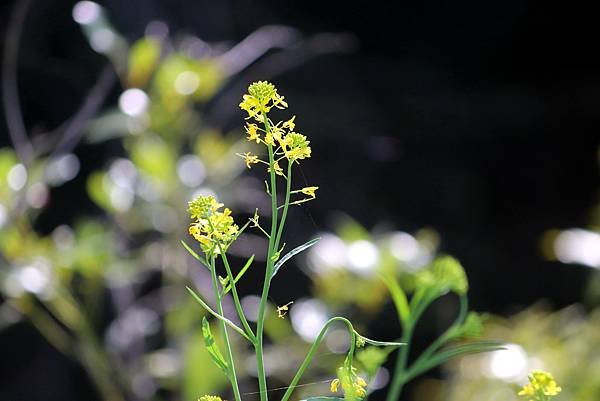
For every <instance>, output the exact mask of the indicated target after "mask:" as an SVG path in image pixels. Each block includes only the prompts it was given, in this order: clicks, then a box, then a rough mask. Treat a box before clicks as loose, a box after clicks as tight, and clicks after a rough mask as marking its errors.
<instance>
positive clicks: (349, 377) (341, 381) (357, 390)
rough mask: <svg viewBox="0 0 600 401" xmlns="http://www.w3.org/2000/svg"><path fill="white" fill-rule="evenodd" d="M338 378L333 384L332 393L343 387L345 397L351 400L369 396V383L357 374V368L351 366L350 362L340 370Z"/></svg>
mask: <svg viewBox="0 0 600 401" xmlns="http://www.w3.org/2000/svg"><path fill="white" fill-rule="evenodd" d="M337 376H338V378H337V379H334V380H333V381H332V382H331V387H330V390H331V392H332V393H335V392H337V391H338V389H339V387H340V386H341V387H342V392H343V393H344V396H345V397H347V398H349V399H356V398H364V397H365V396H366V395H367V391H366V390H365V388H366V387H367V382H366V381H365V380H364V379H363V378H362V377H360V376H358V375H357V374H356V368H355V367H354V366H351V365H349V363H348V360H346V362H345V363H344V365H343V366H341V367H340V368H338V370H337Z"/></svg>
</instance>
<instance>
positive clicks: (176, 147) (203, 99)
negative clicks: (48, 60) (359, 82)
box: [0, 1, 349, 400]
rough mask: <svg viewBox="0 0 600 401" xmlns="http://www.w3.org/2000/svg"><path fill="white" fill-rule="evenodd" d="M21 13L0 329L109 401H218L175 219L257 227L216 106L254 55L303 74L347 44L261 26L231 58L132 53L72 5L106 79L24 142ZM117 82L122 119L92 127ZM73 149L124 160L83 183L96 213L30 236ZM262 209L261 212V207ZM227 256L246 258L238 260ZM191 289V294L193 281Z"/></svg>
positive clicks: (175, 48) (143, 47)
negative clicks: (104, 148) (215, 218)
mask: <svg viewBox="0 0 600 401" xmlns="http://www.w3.org/2000/svg"><path fill="white" fill-rule="evenodd" d="M28 3H29V2H20V3H19V4H20V5H19V6H18V7H16V8H15V14H18V16H16V17H15V18H12V19H11V23H10V26H9V28H8V34H7V38H8V39H7V40H8V42H9V43H10V44H11V45H10V46H7V47H6V53H10V54H8V57H7V58H6V60H7V62H6V63H4V64H3V67H4V68H5V71H3V76H2V77H3V80H5V82H3V86H6V88H8V89H7V90H6V91H4V92H3V93H4V94H11V95H12V96H13V97H14V99H8V98H7V99H3V100H4V102H3V105H4V106H5V110H6V115H7V120H8V123H9V124H8V125H9V132H10V134H11V139H12V140H13V144H14V149H8V148H6V149H1V150H0V264H1V265H2V269H0V282H1V285H0V291H1V292H2V300H3V303H2V306H1V307H0V322H1V323H0V327H8V326H9V325H11V324H13V323H15V322H17V321H19V320H21V319H26V320H28V321H29V322H31V323H32V324H33V325H34V326H35V327H36V329H37V330H38V331H39V332H40V333H41V334H42V335H43V336H44V337H45V338H46V339H47V340H48V341H49V342H50V343H51V344H52V345H53V346H55V347H56V349H57V350H59V351H61V352H63V353H64V354H65V355H68V356H70V357H72V358H73V359H75V360H77V361H78V362H79V363H80V364H81V365H82V366H83V367H84V368H85V369H86V371H87V372H88V374H89V376H90V379H91V381H92V383H94V385H95V386H96V387H97V390H98V392H99V394H100V396H101V397H102V398H103V399H105V400H124V399H129V398H134V399H152V398H155V397H157V394H158V393H164V392H174V393H178V392H180V391H181V392H182V393H183V397H184V398H187V399H189V398H195V397H197V394H199V393H203V392H212V391H219V390H220V389H221V388H222V387H223V386H224V385H226V380H224V379H223V378H222V377H221V375H219V374H218V373H215V372H214V371H213V370H211V369H208V368H207V365H208V364H207V362H208V360H209V359H210V356H209V354H208V353H207V352H206V350H205V349H204V348H203V347H201V346H200V344H199V343H198V342H197V341H196V340H197V338H200V337H201V332H202V328H201V327H200V319H201V318H202V316H201V315H200V316H199V314H198V313H197V309H196V308H195V304H194V302H193V300H189V299H187V298H185V297H183V298H182V297H181V296H180V291H179V290H177V289H179V288H180V286H179V285H177V284H178V283H181V282H182V278H183V277H185V276H186V275H187V274H188V273H189V271H188V269H187V267H188V266H187V265H188V264H189V263H188V261H187V260H185V259H183V258H182V257H181V254H180V252H179V241H178V240H177V238H178V237H179V238H180V237H181V234H183V231H182V230H181V227H183V226H185V215H184V213H180V208H181V205H182V204H185V203H186V202H187V201H188V200H189V199H191V198H193V197H194V196H195V195H196V194H198V193H216V192H218V193H221V195H222V197H223V198H225V199H227V200H228V202H229V203H230V204H234V205H237V206H239V208H240V209H242V210H244V208H246V209H247V210H248V211H249V212H252V211H254V204H253V205H252V209H250V208H249V206H248V207H246V204H247V203H248V202H247V200H249V199H255V198H256V196H257V194H258V193H260V189H261V187H262V183H261V182H260V181H258V182H255V181H252V180H251V179H243V180H240V181H239V182H238V183H237V184H236V185H235V190H234V191H229V192H228V191H227V189H228V188H232V187H233V186H231V185H229V184H230V183H231V182H233V181H234V180H238V176H239V174H240V173H241V172H242V171H243V166H238V165H237V164H236V163H233V162H232V161H233V158H235V156H233V154H234V153H235V152H244V151H246V150H247V147H248V145H247V144H246V143H245V141H243V140H238V139H237V138H234V139H232V137H231V136H227V135H225V134H224V133H223V132H222V129H220V128H219V127H221V126H223V125H224V124H225V123H226V121H227V118H229V113H230V110H231V109H230V108H223V107H222V106H220V105H219V101H220V102H221V103H223V99H226V98H227V93H226V90H225V89H226V88H227V86H226V84H228V83H231V82H232V81H235V78H236V75H237V74H239V73H240V72H242V71H244V70H245V69H246V67H248V66H250V65H252V64H253V63H254V62H255V61H257V60H260V61H261V62H264V63H269V62H271V61H270V58H269V57H270V56H266V57H264V58H263V57H262V56H263V55H265V53H267V52H268V51H269V50H271V49H273V48H283V49H286V50H284V51H292V52H294V51H300V52H302V54H303V56H302V57H299V58H296V61H299V62H300V63H301V62H302V61H303V60H305V59H306V58H307V57H312V56H315V55H318V54H320V53H323V52H336V51H343V50H344V49H345V48H347V47H346V45H347V44H348V43H349V42H347V41H346V44H344V38H340V37H338V36H337V35H332V36H329V37H328V39H331V38H337V39H342V40H341V41H335V40H334V41H333V42H328V43H334V42H335V43H337V45H328V46H322V45H323V39H324V38H323V37H320V36H319V35H316V36H314V37H311V38H308V39H304V38H302V37H301V36H300V35H299V34H298V32H296V31H295V30H294V29H292V28H289V27H284V26H269V27H263V28H260V29H258V30H257V31H256V32H254V33H252V34H251V35H250V36H249V37H248V38H246V39H245V40H243V41H242V42H240V43H238V44H235V45H234V46H233V47H227V46H224V45H223V44H218V45H213V44H211V43H207V42H204V41H202V40H201V39H199V38H197V37H195V36H191V35H187V36H183V35H170V34H169V32H168V29H167V27H166V25H165V24H163V23H162V22H152V23H150V24H149V25H148V28H147V32H146V35H145V36H144V37H142V38H141V39H139V40H137V41H135V42H133V43H128V42H127V41H126V40H125V39H124V38H123V37H122V36H121V35H120V34H119V33H118V32H117V31H116V30H115V28H114V27H113V26H112V25H111V24H110V21H109V18H108V16H107V13H106V12H105V10H104V9H103V8H102V7H101V6H100V5H99V4H97V3H95V2H93V1H81V2H78V3H77V4H76V5H75V7H74V8H73V19H74V20H75V22H77V23H78V24H79V25H80V27H81V28H82V31H83V33H84V34H85V35H86V37H87V38H88V40H89V43H90V46H91V47H92V48H93V49H94V50H95V51H96V52H98V53H99V54H101V55H104V56H105V57H106V58H107V59H108V62H107V65H106V66H105V68H104V69H103V70H102V72H101V74H100V75H99V78H98V81H97V82H96V84H95V85H94V86H93V87H92V88H91V89H90V91H89V93H88V94H87V95H86V98H85V99H84V101H83V102H82V105H81V107H80V108H79V109H78V111H77V112H76V113H75V114H74V115H73V116H72V117H71V118H70V119H69V120H68V121H66V122H65V124H62V125H61V126H60V127H58V128H57V129H55V130H53V131H51V132H48V133H44V134H43V135H38V136H35V137H29V138H28V135H27V134H28V133H27V132H25V124H24V122H23V121H19V119H22V117H21V116H20V112H19V110H18V104H19V102H18V96H17V93H16V91H17V87H16V82H17V79H16V71H17V59H16V58H17V53H16V51H17V47H16V46H12V44H16V43H18V42H19V40H18V35H19V32H20V30H22V29H23V26H19V25H18V21H22V20H23V19H24V15H25V13H26V12H27V4H28ZM292 45H293V46H294V49H292V50H290V49H289V47H290V46H292ZM317 49H318V50H317ZM7 66H8V67H7ZM293 66H295V65H292V66H283V67H281V66H278V71H283V70H285V69H286V68H290V67H293ZM11 74H12V75H11ZM5 78H6V79H5ZM6 82H8V83H9V84H8V85H4V84H5V83H6ZM117 83H120V85H121V87H122V88H123V91H122V93H121V95H120V96H119V102H118V108H107V109H105V110H104V111H102V112H99V109H100V108H101V107H102V105H103V103H104V101H105V100H106V98H107V96H108V95H109V93H110V92H111V91H112V89H113V87H114V86H115V84H117ZM232 86H235V84H232ZM209 105H210V107H207V106H209ZM224 110H225V113H224V115H223V111H224ZM82 141H83V142H86V143H87V144H88V145H92V146H99V145H100V144H102V143H107V142H109V143H111V144H112V146H113V149H115V151H114V154H118V155H119V157H114V156H112V154H111V156H110V157H111V159H109V160H104V162H105V164H104V166H102V167H101V168H100V169H98V170H96V171H94V172H92V173H91V174H90V175H88V176H87V177H86V179H87V186H86V189H87V194H88V196H89V198H90V199H91V200H92V201H93V202H94V203H95V204H96V205H98V206H99V207H100V208H101V210H102V211H103V212H104V213H103V214H102V215H101V216H99V215H98V213H94V214H93V215H91V216H84V217H81V216H80V215H79V214H77V215H76V216H75V217H76V219H75V221H74V222H72V223H68V224H60V225H58V227H56V228H54V229H53V231H52V232H51V233H50V234H40V233H39V232H38V230H36V225H37V224H38V217H39V216H40V215H41V214H43V213H44V212H45V211H46V207H47V206H51V207H52V206H55V205H56V204H54V205H52V204H51V203H52V202H50V200H51V197H52V196H53V193H54V191H55V190H57V191H60V189H59V187H60V186H62V185H63V184H64V183H66V182H69V181H71V180H73V179H75V178H76V177H77V176H78V174H79V171H80V167H82V166H81V165H80V164H81V163H84V162H87V161H86V160H80V159H79V158H78V157H77V156H76V155H75V154H74V153H72V152H73V151H74V149H75V148H76V147H77V145H78V144H79V143H81V142H82ZM83 167H89V166H83ZM95 168H97V167H95ZM81 170H88V169H87V168H81ZM190 172H191V173H190ZM258 196H259V202H260V200H262V199H263V198H266V197H261V196H262V195H258ZM71 207H75V206H72V205H68V206H65V209H67V208H71ZM77 212H78V213H79V211H77ZM236 252H237V253H238V254H240V255H245V254H246V253H247V252H246V251H245V250H244V247H243V246H242V247H238V248H237V249H236ZM191 274H192V277H193V279H194V280H195V282H202V279H203V278H204V277H203V276H202V272H200V273H198V272H195V271H194V272H193V273H191ZM156 277H159V280H156ZM156 281H160V282H159V283H156ZM173 289H175V290H173ZM178 294H179V295H178ZM216 337H217V338H216V340H217V341H220V338H218V336H216ZM197 377H203V378H204V380H197V379H196V378H197Z"/></svg>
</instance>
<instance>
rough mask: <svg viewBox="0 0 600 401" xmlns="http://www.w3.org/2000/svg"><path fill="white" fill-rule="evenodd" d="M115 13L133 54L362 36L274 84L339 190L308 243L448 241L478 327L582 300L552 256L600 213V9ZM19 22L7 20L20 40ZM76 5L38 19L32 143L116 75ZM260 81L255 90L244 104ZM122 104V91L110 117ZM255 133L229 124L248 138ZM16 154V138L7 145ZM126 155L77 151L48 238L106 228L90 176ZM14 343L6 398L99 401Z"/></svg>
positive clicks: (29, 50) (329, 195) (50, 8)
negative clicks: (480, 314)
mask: <svg viewBox="0 0 600 401" xmlns="http://www.w3.org/2000/svg"><path fill="white" fill-rule="evenodd" d="M100 3H101V4H103V5H104V6H105V7H106V8H107V11H108V13H109V16H110V18H111V21H112V23H113V24H114V25H115V27H116V28H117V30H118V31H120V32H121V33H122V34H123V35H125V36H126V38H127V39H129V40H135V39H137V38H139V37H141V36H142V35H143V32H144V28H145V27H146V25H147V23H148V22H149V21H151V20H155V19H160V20H163V21H165V22H166V23H167V24H168V25H169V27H170V29H171V32H189V33H194V34H197V35H198V36H199V37H200V38H202V39H204V40H206V41H225V42H230V43H235V42H237V41H239V40H241V39H243V38H244V37H245V36H247V35H248V34H249V33H251V32H252V31H253V30H255V29H256V28H258V27H260V26H262V25H265V24H285V25H290V26H293V27H296V28H298V29H299V30H300V31H301V32H302V33H303V34H306V35H310V34H314V33H318V32H337V33H339V32H348V33H350V34H352V35H353V36H354V38H355V40H356V43H357V47H356V49H355V51H354V52H352V53H349V54H336V55H324V56H320V57H317V58H314V59H312V60H310V61H308V62H306V63H304V64H302V65H300V66H298V67H297V68H294V69H291V70H289V71H287V72H285V73H284V74H283V75H280V76H277V77H276V78H274V80H275V82H276V83H277V85H278V87H279V89H280V92H281V93H283V94H285V95H286V98H287V99H289V100H290V102H291V103H293V106H294V111H295V113H296V114H298V115H300V116H302V130H303V131H304V132H306V133H308V135H309V136H310V137H311V140H312V145H314V146H313V151H314V157H313V159H312V160H311V162H310V163H305V164H304V165H303V172H304V174H305V176H306V177H308V178H309V181H310V182H311V183H316V185H319V187H320V188H321V189H320V197H319V201H318V202H314V203H311V205H310V207H309V208H305V209H304V211H303V212H298V216H299V218H301V219H302V217H303V216H304V220H305V223H306V224H307V225H308V228H307V230H316V229H317V228H318V229H331V228H332V227H331V225H330V220H329V216H330V215H331V212H332V211H343V212H345V213H348V214H349V215H351V216H353V217H354V218H356V219H357V220H358V221H359V222H360V223H361V224H363V225H365V226H366V227H367V228H373V227H374V226H375V225H377V224H380V223H384V224H386V225H388V226H391V227H395V228H398V229H402V230H405V231H409V232H410V231H413V230H416V229H419V228H422V227H425V226H430V227H433V228H435V229H436V230H437V231H438V232H439V233H440V235H441V238H442V251H444V252H447V253H450V254H452V255H454V256H456V257H457V258H458V259H459V260H461V262H462V263H463V265H464V266H465V268H466V270H467V274H468V275H469V279H470V282H471V291H470V299H471V302H472V306H473V308H474V309H475V310H479V311H489V312H494V313H500V314H508V313H511V312H514V311H516V310H519V308H522V307H523V306H525V305H528V304H531V303H532V302H534V301H535V300H538V299H540V298H543V299H548V300H549V301H550V303H551V305H552V306H553V307H556V308H558V307H561V306H565V305H569V304H571V303H574V302H577V301H579V300H580V299H581V291H582V289H583V287H584V285H585V281H586V277H587V275H588V270H585V269H584V268H581V267H576V266H567V265H562V264H559V263H553V262H547V261H544V260H543V258H542V257H541V255H540V251H539V241H540V236H541V234H542V233H543V232H544V231H545V230H547V229H550V228H569V227H574V226H584V225H585V224H586V221H587V219H588V213H589V211H590V208H591V207H593V206H594V205H595V203H596V201H597V200H598V184H599V175H598V168H597V152H598V144H599V140H598V138H599V136H598V133H597V130H596V127H597V125H598V122H599V121H598V120H599V116H600V113H598V111H597V108H598V96H597V94H598V90H599V89H600V70H599V65H598V62H597V61H596V60H595V59H596V57H595V53H596V52H597V48H598V45H597V38H598V37H600V35H599V32H598V24H597V21H596V20H595V19H596V16H597V14H595V13H593V12H592V10H591V8H587V7H584V6H581V5H578V4H576V3H562V4H557V5H550V4H543V5H539V4H535V3H533V2H526V1H501V2H500V1H497V2H481V1H464V2H394V6H393V7H392V5H391V4H392V2H378V3H377V2H366V3H362V4H358V5H354V4H351V3H350V2H333V1H332V2H328V1H295V2H291V1H290V2H287V1H270V2H255V1H238V2H233V1H196V0H194V1H183V0H177V1H167V0H163V1H157V0H128V1H122V0H121V1H117V0H114V1H105V2H100ZM13 4H14V2H5V3H3V4H2V5H1V6H0V16H1V21H2V24H1V26H2V27H6V21H7V19H8V16H9V13H10V10H11V7H12V5H13ZM73 4H74V2H71V1H63V0H53V1H50V0H35V1H34V2H33V5H32V7H31V8H30V11H29V13H28V16H27V21H26V28H25V30H24V37H23V39H22V43H21V48H20V55H19V58H20V64H19V86H20V94H21V97H22V99H21V104H22V107H23V110H24V116H25V121H26V123H27V125H28V129H29V130H30V131H31V132H41V131H43V130H45V129H51V128H53V127H55V126H57V125H58V124H60V123H61V122H62V121H63V120H64V119H65V118H67V117H68V116H69V115H71V114H72V113H73V112H74V110H75V109H76V108H77V107H78V105H79V104H80V102H81V98H82V97H83V96H84V94H85V92H86V90H88V89H89V87H90V86H91V85H92V84H93V82H94V81H95V79H96V77H97V75H98V74H99V72H100V70H101V68H102V66H103V65H104V64H105V60H104V58H103V57H102V56H100V55H98V54H96V53H94V52H93V51H92V50H91V49H90V48H89V46H88V44H87V41H86V40H85V38H84V37H83V35H82V34H81V32H80V29H79V27H78V26H77V25H76V24H75V23H74V22H73V20H72V18H71V10H72V6H73ZM249 80H250V78H249V77H248V76H246V75H244V73H242V74H241V75H240V76H238V77H237V78H236V80H235V81H234V82H233V83H231V87H232V88H233V87H236V85H240V87H242V86H241V85H246V84H247V82H248V81H249ZM118 94H119V90H118V88H115V91H114V93H113V94H112V96H111V98H110V99H109V102H110V103H113V104H114V103H115V101H116V99H117V97H118ZM209 107H210V105H209ZM240 116H241V114H240V115H237V114H236V115H235V116H233V117H232V118H231V119H225V120H222V119H221V120H219V119H218V118H216V119H215V121H214V123H215V125H220V126H222V127H223V128H227V129H230V128H233V127H236V126H238V125H239V121H240ZM9 144H10V143H9V139H8V135H7V133H6V127H5V124H2V125H1V126H0V145H2V146H5V145H9ZM113 151H114V149H112V148H111V147H109V146H104V147H103V146H97V147H90V146H81V147H79V148H78V149H76V153H77V154H78V155H79V156H80V159H81V160H82V177H80V179H77V180H76V181H75V184H73V185H68V186H66V188H63V189H60V191H62V192H60V193H57V194H53V196H54V195H56V196H58V197H59V199H64V200H65V201H67V200H68V203H66V202H65V203H62V206H56V207H54V208H53V209H52V210H51V212H49V213H51V216H52V217H48V218H46V219H45V220H44V219H42V224H40V227H39V229H40V230H41V231H49V230H51V229H52V228H54V226H55V225H57V224H59V223H60V222H64V221H72V220H74V219H76V218H77V217H78V216H80V215H84V214H89V213H97V212H98V211H97V210H96V208H95V207H94V206H93V204H92V202H91V201H90V200H89V199H88V198H87V196H86V195H85V187H84V182H85V174H86V173H87V172H89V171H91V170H93V169H95V168H98V167H100V166H102V163H103V160H104V159H105V157H107V155H110V154H111V152H113ZM309 217H310V218H309ZM310 225H314V226H316V227H312V226H310ZM0 338H2V342H3V343H4V344H27V347H26V349H23V347H18V348H17V347H15V348H11V349H12V351H11V350H10V349H7V347H4V346H3V347H2V352H3V354H2V358H1V359H2V362H1V363H0V364H1V370H0V372H2V382H4V383H6V382H7V381H10V382H11V384H10V385H11V386H15V387H16V388H19V387H20V386H28V385H31V386H35V385H36V383H39V384H40V385H43V386H45V388H46V391H48V392H49V393H52V392H54V391H59V388H60V394H61V397H63V398H62V399H64V400H66V399H77V396H76V395H75V394H76V393H75V392H74V391H75V390H72V388H76V387H82V386H83V387H85V385H86V384H85V380H86V379H85V375H84V374H83V373H76V372H78V371H77V370H76V369H74V368H73V367H70V366H69V363H68V362H66V361H63V360H60V363H57V362H56V361H55V360H56V359H61V358H60V357H58V356H56V355H55V354H54V353H52V352H51V351H49V350H48V351H47V352H46V353H43V352H42V355H46V356H45V357H44V358H46V359H42V360H40V358H39V357H38V358H37V359H36V360H35V364H34V362H33V361H32V359H31V358H33V355H39V349H40V348H49V346H48V345H47V344H45V343H44V342H43V340H41V339H40V338H39V337H37V335H36V334H35V333H32V332H31V331H28V330H27V329H20V330H18V331H11V332H10V334H9V335H3V336H2V337H0ZM61 369H62V370H61ZM9 371H11V373H10V376H6V375H8V374H9V373H8V372H9ZM17 372H18V373H17ZM74 372H75V376H74ZM77 375H79V376H77ZM54 376H56V377H55V380H48V379H49V378H52V377H54ZM61 377H62V378H61ZM65 377H68V379H66V378H65ZM36 381H37V382H36ZM65 381H66V382H65ZM42 383H43V384H42ZM51 383H55V386H56V388H55V389H52V388H51V387H48V386H52V384H51ZM69 386H70V387H69ZM69 391H71V392H72V394H68V392H69ZM48 399H55V398H52V397H50V398H48Z"/></svg>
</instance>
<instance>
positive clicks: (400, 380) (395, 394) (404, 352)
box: [386, 320, 414, 401]
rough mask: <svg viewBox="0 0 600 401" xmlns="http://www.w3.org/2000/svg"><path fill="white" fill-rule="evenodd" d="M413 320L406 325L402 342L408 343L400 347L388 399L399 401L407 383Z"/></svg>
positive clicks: (387, 400) (388, 400) (389, 400)
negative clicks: (407, 364)
mask: <svg viewBox="0 0 600 401" xmlns="http://www.w3.org/2000/svg"><path fill="white" fill-rule="evenodd" d="M413 329H414V327H413V322H412V320H411V321H409V322H408V323H407V324H406V325H405V326H404V332H403V333H402V339H401V340H400V342H403V343H406V346H405V347H402V348H400V351H399V353H398V357H397V358H396V366H395V368H394V378H393V379H392V383H391V384H390V390H389V392H388V394H387V398H386V401H398V398H399V397H400V393H401V392H402V387H403V386H404V384H405V383H406V381H407V380H406V363H407V361H408V353H409V351H410V341H411V339H412V335H413Z"/></svg>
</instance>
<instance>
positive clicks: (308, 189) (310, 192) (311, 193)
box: [300, 187, 319, 199]
mask: <svg viewBox="0 0 600 401" xmlns="http://www.w3.org/2000/svg"><path fill="white" fill-rule="evenodd" d="M317 189H319V187H304V188H302V189H301V190H300V192H302V193H303V194H304V195H308V196H310V197H311V198H313V199H314V198H316V197H317V195H316V194H315V191H316V190H317Z"/></svg>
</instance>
